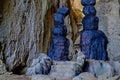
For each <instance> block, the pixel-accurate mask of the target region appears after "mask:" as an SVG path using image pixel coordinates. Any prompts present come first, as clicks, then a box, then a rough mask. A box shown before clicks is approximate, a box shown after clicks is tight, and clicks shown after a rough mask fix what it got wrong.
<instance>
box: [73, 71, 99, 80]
mask: <svg viewBox="0 0 120 80" xmlns="http://www.w3.org/2000/svg"><path fill="white" fill-rule="evenodd" d="M73 80H97V78H95V76H94V75H92V74H91V73H87V72H85V73H81V74H80V75H79V76H76V77H74V78H73Z"/></svg>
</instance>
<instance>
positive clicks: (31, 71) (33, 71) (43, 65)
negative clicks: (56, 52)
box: [26, 54, 53, 76]
mask: <svg viewBox="0 0 120 80" xmlns="http://www.w3.org/2000/svg"><path fill="white" fill-rule="evenodd" d="M52 63H53V62H52V60H51V59H50V58H49V57H48V56H47V55H45V54H41V55H40V56H39V57H38V58H37V59H33V62H32V64H31V66H30V67H29V68H28V69H27V71H26V75H28V76H31V75H37V74H46V75H47V74H49V71H50V69H51V65H52Z"/></svg>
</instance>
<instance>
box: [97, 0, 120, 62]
mask: <svg viewBox="0 0 120 80" xmlns="http://www.w3.org/2000/svg"><path fill="white" fill-rule="evenodd" d="M118 1H119V0H99V2H98V3H97V4H96V9H97V16H98V17H99V19H100V23H99V28H100V29H101V30H102V31H104V32H105V33H106V35H107V37H108V39H109V44H108V55H109V57H110V59H113V58H114V57H117V56H119V55H120V51H119V50H120V24H119V23H120V15H119V14H120V12H119V8H120V7H119V6H120V4H119V2H118ZM118 60H119V58H118Z"/></svg>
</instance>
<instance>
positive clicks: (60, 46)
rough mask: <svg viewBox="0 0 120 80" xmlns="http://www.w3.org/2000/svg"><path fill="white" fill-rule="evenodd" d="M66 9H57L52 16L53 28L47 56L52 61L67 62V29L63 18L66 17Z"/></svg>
mask: <svg viewBox="0 0 120 80" xmlns="http://www.w3.org/2000/svg"><path fill="white" fill-rule="evenodd" d="M68 12H69V9H68V8H59V9H58V11H57V13H55V14H54V26H53V28H52V34H53V35H52V42H51V45H50V49H49V52H48V55H49V57H50V58H51V59H53V60H58V61H59V60H68V54H69V50H68V49H69V45H70V43H69V41H68V39H67V38H66V35H67V28H66V26H65V25H64V17H65V16H66V15H68Z"/></svg>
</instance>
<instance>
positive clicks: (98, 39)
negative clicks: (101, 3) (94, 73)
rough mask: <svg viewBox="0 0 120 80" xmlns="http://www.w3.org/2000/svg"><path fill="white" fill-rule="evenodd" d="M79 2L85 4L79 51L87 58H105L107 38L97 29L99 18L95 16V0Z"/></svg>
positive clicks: (106, 57)
mask: <svg viewBox="0 0 120 80" xmlns="http://www.w3.org/2000/svg"><path fill="white" fill-rule="evenodd" d="M81 3H82V4H83V5H84V6H85V7H84V9H83V13H84V14H85V17H84V18H83V20H82V24H83V30H82V31H81V39H80V48H81V51H82V52H83V53H84V54H85V57H86V58H87V59H95V60H107V59H108V55H107V51H106V49H107V44H108V39H107V37H106V35H105V34H104V33H103V32H102V31H100V30H98V23H99V19H98V17H96V16H95V15H96V10H95V8H94V4H95V0H82V1H81Z"/></svg>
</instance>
